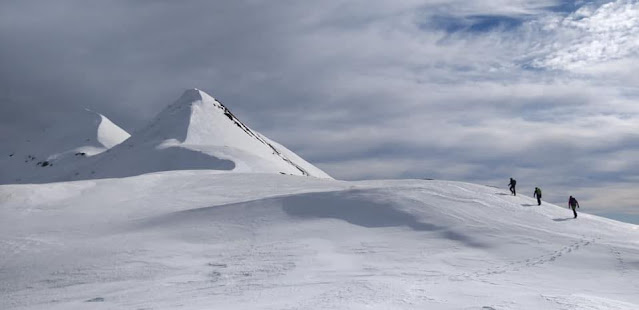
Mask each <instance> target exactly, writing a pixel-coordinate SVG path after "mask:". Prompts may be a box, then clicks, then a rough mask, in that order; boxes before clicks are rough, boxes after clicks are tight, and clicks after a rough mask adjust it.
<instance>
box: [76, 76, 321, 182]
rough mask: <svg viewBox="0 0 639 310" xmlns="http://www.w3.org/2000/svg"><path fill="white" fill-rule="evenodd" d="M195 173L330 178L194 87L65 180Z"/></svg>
mask: <svg viewBox="0 0 639 310" xmlns="http://www.w3.org/2000/svg"><path fill="white" fill-rule="evenodd" d="M193 169H206V170H221V171H233V172H243V173H255V172H258V173H282V174H293V175H303V176H315V177H320V178H330V176H329V175H328V174H326V173H325V172H323V171H322V170H320V169H318V168H317V167H315V166H313V165H311V164H310V163H308V162H306V161H305V160H304V159H302V158H301V157H299V156H297V155H296V154H295V153H293V152H291V151H290V150H288V149H286V148H285V147H284V146H282V145H279V144H277V143H276V142H274V141H271V140H269V139H268V138H266V137H265V136H263V135H261V134H260V133H258V132H257V131H254V130H252V129H250V128H249V127H248V126H246V125H245V124H244V123H242V122H241V121H240V120H239V119H238V118H237V117H236V116H235V115H233V113H231V111H230V110H229V109H228V108H226V107H225V106H224V105H223V104H222V103H220V102H219V101H217V100H216V99H214V98H213V97H211V96H209V95H208V94H207V93H205V92H203V91H201V90H199V89H195V88H194V89H189V90H186V91H185V92H184V93H183V94H182V96H180V98H178V100H176V101H174V102H173V103H172V104H170V105H169V106H167V107H166V108H165V109H164V110H162V111H161V112H160V113H159V114H158V115H157V116H156V117H155V118H154V119H153V120H152V121H151V122H150V123H149V124H148V125H147V126H145V127H143V128H142V129H140V130H138V131H136V132H134V133H133V135H132V136H131V138H129V139H128V140H126V141H125V142H124V143H122V144H121V145H118V146H117V147H115V148H113V149H112V150H111V151H110V152H109V153H108V154H104V155H103V156H100V157H99V158H96V161H95V162H94V163H93V164H91V165H87V166H85V167H82V168H81V169H80V170H78V171H73V172H71V173H70V174H68V175H67V176H66V177H64V178H63V179H85V178H105V177H124V176H132V175H139V174H144V173H150V172H157V171H167V170H193Z"/></svg>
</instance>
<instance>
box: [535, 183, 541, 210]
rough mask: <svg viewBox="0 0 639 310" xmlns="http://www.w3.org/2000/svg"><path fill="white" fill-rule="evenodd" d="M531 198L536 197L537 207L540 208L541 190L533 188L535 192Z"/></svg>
mask: <svg viewBox="0 0 639 310" xmlns="http://www.w3.org/2000/svg"><path fill="white" fill-rule="evenodd" d="M533 197H537V205H538V206H541V188H539V187H535V192H534V193H533Z"/></svg>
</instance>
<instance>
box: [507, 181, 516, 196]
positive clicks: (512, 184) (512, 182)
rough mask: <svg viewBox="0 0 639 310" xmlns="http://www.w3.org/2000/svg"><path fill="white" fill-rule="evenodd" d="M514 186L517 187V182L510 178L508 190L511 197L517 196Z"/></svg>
mask: <svg viewBox="0 0 639 310" xmlns="http://www.w3.org/2000/svg"><path fill="white" fill-rule="evenodd" d="M515 185H517V181H516V180H515V179H513V178H510V183H508V188H509V189H510V193H512V194H513V196H517V193H516V192H515Z"/></svg>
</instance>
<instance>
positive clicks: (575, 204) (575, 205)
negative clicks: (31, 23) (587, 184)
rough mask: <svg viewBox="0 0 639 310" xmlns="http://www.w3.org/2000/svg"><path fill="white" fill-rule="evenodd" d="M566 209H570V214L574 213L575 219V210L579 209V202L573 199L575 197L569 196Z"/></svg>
mask: <svg viewBox="0 0 639 310" xmlns="http://www.w3.org/2000/svg"><path fill="white" fill-rule="evenodd" d="M568 207H569V208H572V213H574V214H575V218H577V211H576V210H575V208H579V202H578V201H577V199H575V197H573V196H570V198H569V199H568Z"/></svg>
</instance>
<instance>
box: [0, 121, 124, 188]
mask: <svg viewBox="0 0 639 310" xmlns="http://www.w3.org/2000/svg"><path fill="white" fill-rule="evenodd" d="M129 136H130V135H129V134H128V133H127V132H126V131H124V130H123V129H122V128H120V127H118V126H117V125H115V124H114V123H113V122H111V120H109V119H108V118H107V117H105V116H104V115H101V114H99V113H95V112H93V111H90V110H84V111H78V112H75V113H69V114H67V115H65V117H63V118H60V119H58V120H57V121H56V122H52V123H51V124H49V125H48V126H47V127H45V128H41V129H39V130H34V131H33V132H30V133H25V134H24V136H23V137H3V139H7V140H18V141H14V143H3V144H2V145H0V148H2V150H1V151H2V157H0V184H6V183H29V182H42V181H50V180H53V179H55V178H56V177H57V176H58V175H60V174H61V173H64V171H66V170H69V169H71V168H70V167H73V166H74V165H76V164H79V163H82V162H85V161H87V158H88V157H91V156H94V155H97V154H100V153H102V152H104V151H106V150H107V149H109V148H112V147H114V146H115V145H117V144H119V143H121V142H122V141H124V140H126V139H128V138H129ZM45 162H46V164H44V165H43V163H45Z"/></svg>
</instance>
